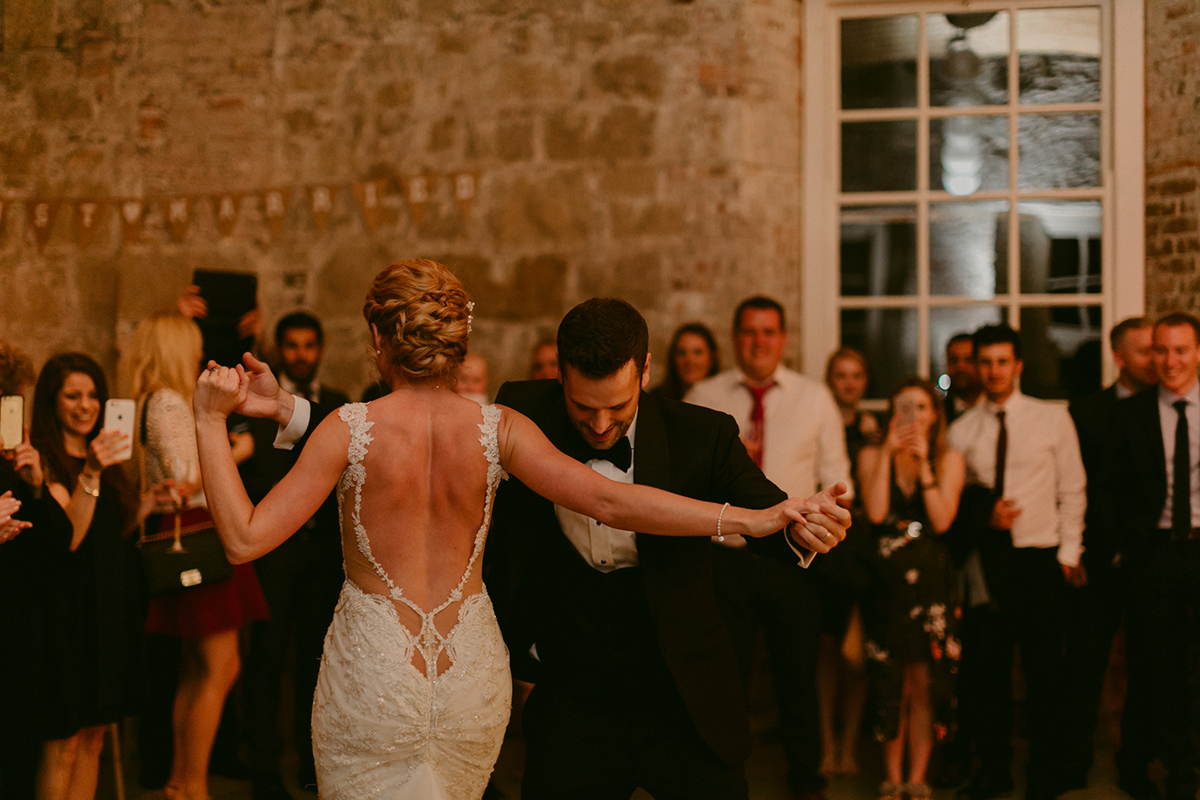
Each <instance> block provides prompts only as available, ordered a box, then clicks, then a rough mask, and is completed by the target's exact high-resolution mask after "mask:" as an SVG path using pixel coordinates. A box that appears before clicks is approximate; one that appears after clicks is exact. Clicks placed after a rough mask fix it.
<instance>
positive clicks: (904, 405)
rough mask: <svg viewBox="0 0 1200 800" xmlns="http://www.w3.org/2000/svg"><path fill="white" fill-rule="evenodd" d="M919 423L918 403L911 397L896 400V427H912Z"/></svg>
mask: <svg viewBox="0 0 1200 800" xmlns="http://www.w3.org/2000/svg"><path fill="white" fill-rule="evenodd" d="M916 421H917V401H916V400H914V399H913V398H911V397H897V398H896V425H898V426H901V427H903V426H905V425H912V424H913V423H914V422H916Z"/></svg>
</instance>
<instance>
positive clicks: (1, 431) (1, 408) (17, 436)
mask: <svg viewBox="0 0 1200 800" xmlns="http://www.w3.org/2000/svg"><path fill="white" fill-rule="evenodd" d="M0 439H3V440H4V449H5V450H12V449H13V448H14V447H16V446H17V445H19V444H20V443H21V442H23V441H24V440H25V398H24V397H22V396H21V395H19V394H12V395H7V396H5V397H0Z"/></svg>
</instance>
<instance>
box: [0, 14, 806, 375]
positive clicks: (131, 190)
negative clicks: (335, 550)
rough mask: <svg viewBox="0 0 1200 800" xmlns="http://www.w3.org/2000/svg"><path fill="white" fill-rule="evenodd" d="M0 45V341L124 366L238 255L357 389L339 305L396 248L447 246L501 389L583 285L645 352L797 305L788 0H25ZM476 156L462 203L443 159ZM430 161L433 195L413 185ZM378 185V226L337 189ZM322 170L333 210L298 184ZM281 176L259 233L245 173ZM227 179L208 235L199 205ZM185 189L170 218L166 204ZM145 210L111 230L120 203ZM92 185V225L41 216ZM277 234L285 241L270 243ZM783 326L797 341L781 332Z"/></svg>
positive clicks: (436, 254) (350, 331) (453, 164)
mask: <svg viewBox="0 0 1200 800" xmlns="http://www.w3.org/2000/svg"><path fill="white" fill-rule="evenodd" d="M3 7H4V9H5V12H4V27H3V46H4V49H3V53H2V54H0V56H2V61H0V200H2V201H4V203H5V206H4V221H3V228H2V229H0V297H3V299H4V304H5V309H6V311H5V314H4V315H3V317H2V318H0V336H2V337H4V338H6V339H8V340H10V341H12V342H14V343H16V344H18V345H20V346H21V347H23V348H24V349H26V350H27V351H29V352H30V354H31V355H33V356H34V357H35V359H36V360H38V361H39V362H40V361H42V360H44V359H45V358H46V357H47V356H49V355H50V354H51V353H53V352H56V351H59V350H62V349H66V348H74V349H80V350H83V351H85V352H88V353H91V354H93V355H95V356H96V357H97V358H98V359H99V360H100V361H101V362H102V363H103V364H104V365H105V366H106V367H107V368H109V369H110V371H111V370H114V369H115V366H116V363H117V359H118V353H119V349H120V346H121V344H122V342H123V341H124V340H125V338H126V337H127V336H128V335H129V333H130V331H131V330H132V327H133V325H134V324H136V322H137V320H138V319H140V318H142V317H143V316H144V315H146V314H147V313H151V312H153V311H156V310H166V309H169V308H170V307H171V306H172V304H173V299H174V298H175V297H176V296H177V295H178V294H179V293H180V292H181V291H182V290H183V288H184V287H185V286H186V285H187V284H188V282H189V277H190V275H191V272H192V270H193V269H195V268H210V269H228V270H236V271H247V272H253V273H256V274H257V275H258V278H259V301H260V304H261V307H262V309H263V311H264V316H265V317H266V320H267V322H268V325H271V324H273V322H274V321H275V320H276V319H278V318H279V317H280V316H282V315H283V314H284V313H286V312H288V311H290V310H292V309H294V308H296V307H306V308H311V309H313V310H314V311H316V313H317V314H318V315H319V316H321V317H322V319H323V320H324V321H325V323H326V326H327V333H328V345H329V347H328V352H327V356H326V367H325V372H324V376H325V379H326V380H327V381H328V382H330V383H332V384H335V385H339V386H342V387H344V388H346V389H349V390H350V391H352V392H355V391H357V390H359V389H360V388H361V387H362V386H363V385H365V384H366V382H367V381H368V380H369V374H368V371H367V366H366V359H365V357H364V353H365V342H366V338H365V335H364V330H363V323H362V320H361V316H360V314H359V307H360V304H361V300H362V296H363V294H364V291H365V287H366V284H367V282H368V280H369V279H370V277H371V276H372V275H374V273H375V272H377V271H378V270H379V269H380V268H382V267H383V266H385V265H386V264H388V263H390V262H391V261H392V260H394V259H396V258H402V257H408V256H418V255H419V256H427V257H433V258H437V259H440V260H444V261H445V262H446V263H448V264H449V265H450V266H451V267H452V268H454V269H455V270H456V271H457V272H458V273H459V274H460V275H461V276H462V277H463V278H464V280H465V281H466V283H467V284H468V288H469V289H470V290H471V292H472V293H473V294H474V296H475V298H476V300H477V310H476V322H475V339H474V346H475V348H476V349H477V350H478V351H479V352H481V353H482V354H483V355H484V356H485V357H487V358H488V359H489V361H490V362H491V364H492V369H493V389H494V388H495V387H496V386H498V385H499V381H501V380H504V379H509V378H516V377H523V375H524V372H525V369H526V359H527V357H528V353H529V351H530V349H531V347H532V345H533V343H534V342H535V341H536V340H537V339H538V338H539V337H540V336H542V335H544V334H547V333H550V332H552V331H553V330H554V328H555V326H556V325H557V322H558V320H559V318H560V317H561V315H562V314H563V312H564V311H566V310H567V309H568V308H570V307H571V306H572V305H574V304H575V303H577V302H578V301H580V300H582V299H584V298H586V297H588V296H591V295H596V294H612V295H618V296H621V297H625V298H626V299H628V300H630V301H631V302H633V303H634V304H635V305H637V306H638V307H639V308H640V309H641V310H642V311H643V313H644V314H645V315H646V317H647V319H648V320H649V322H650V326H651V333H652V350H653V351H654V352H655V353H656V355H659V356H661V355H663V350H664V348H665V345H666V341H667V337H668V336H669V334H670V332H671V330H672V329H673V328H674V327H675V326H677V325H678V324H681V323H683V322H687V321H690V320H693V319H700V320H703V321H706V322H708V323H709V324H711V325H712V326H713V327H714V328H715V329H716V330H717V332H718V335H719V337H720V338H721V340H722V345H723V354H724V355H725V357H726V362H728V361H729V354H728V349H727V348H728V345H727V342H728V335H727V331H728V324H729V316H730V312H731V311H732V309H733V306H734V305H735V304H736V302H737V301H738V300H739V299H740V298H741V297H743V296H745V295H747V294H750V293H756V292H762V293H767V294H773V295H776V296H778V297H780V298H781V299H783V300H784V301H785V302H787V303H788V305H789V306H791V307H796V306H797V305H798V301H799V291H800V288H799V275H798V272H799V269H798V241H797V237H798V220H799V212H800V209H799V195H800V191H799V180H800V174H799V164H798V159H799V131H800V117H799V102H800V98H799V86H800V75H799V59H798V52H797V50H798V40H799V33H798V18H799V15H800V12H801V9H800V7H799V6H798V5H797V3H796V2H795V1H794V0H705V2H698V3H682V2H670V1H669V0H652V1H651V0H571V1H570V2H567V0H557V1H556V2H545V1H541V2H539V1H537V0H345V2H337V3H312V2H308V1H307V0H303V1H301V0H275V1H274V2H253V1H252V0H234V1H231V2H223V3H222V2H213V3H194V2H187V1H186V0H103V1H101V0H22V2H20V3H6V4H4V6H3ZM461 172H468V173H473V174H476V175H478V194H477V196H476V197H475V198H474V200H473V202H472V204H471V205H470V207H469V209H467V208H465V207H463V206H460V205H459V203H457V202H456V199H455V195H454V185H453V181H452V179H451V178H450V177H449V176H453V175H454V174H456V173H461ZM422 175H429V176H431V177H432V180H431V182H430V196H429V200H428V202H427V203H426V204H425V205H424V206H422V207H421V208H420V213H417V212H416V211H414V209H413V207H411V206H410V205H409V204H408V203H407V202H406V200H405V196H404V192H405V189H406V187H407V186H408V185H409V184H408V183H407V181H408V180H409V179H411V178H414V177H417V176H422ZM367 180H371V181H381V182H382V183H380V184H379V185H380V186H381V187H383V188H384V191H385V194H384V196H383V199H382V203H381V206H380V208H379V209H378V215H379V216H378V225H377V227H376V228H375V229H374V230H373V231H372V230H371V229H370V228H369V226H367V225H365V223H364V219H363V216H362V214H361V212H360V209H359V206H358V203H357V202H356V200H355V198H354V196H353V193H352V192H351V191H350V187H351V185H352V184H354V183H355V182H361V181H367ZM314 185H331V186H337V187H339V191H338V192H337V194H336V196H335V198H334V203H333V209H332V214H331V217H330V219H329V223H328V227H327V228H324V229H322V226H320V225H318V224H316V220H315V218H314V216H313V214H312V213H311V211H310V208H309V206H308V200H307V195H306V187H311V186H314ZM269 189H284V190H289V192H290V194H289V203H288V206H287V214H286V217H284V218H283V219H282V224H281V225H279V226H277V230H276V231H274V232H273V230H272V226H271V225H270V224H269V222H270V220H269V219H268V218H267V217H266V214H265V209H264V204H263V197H262V194H261V193H262V192H263V191H265V190H269ZM226 193H232V194H235V195H239V196H240V195H243V194H244V195H245V197H244V199H243V200H242V202H241V207H240V214H239V216H238V217H237V220H236V223H235V224H234V226H233V228H232V230H231V231H230V232H229V234H228V235H223V233H222V231H221V230H220V227H219V225H218V222H219V220H218V219H217V215H216V209H215V208H214V202H213V201H212V200H211V199H210V198H211V196H214V195H216V196H220V195H223V194H226ZM180 197H187V198H191V200H192V203H191V218H190V220H189V224H188V226H187V228H186V230H184V231H183V232H182V233H180V232H179V231H175V232H173V231H172V230H171V228H170V226H169V225H168V224H167V219H166V215H167V211H166V209H165V208H164V205H163V201H164V200H166V199H169V198H180ZM120 198H140V199H143V200H145V201H146V202H147V204H148V206H147V213H146V216H145V219H144V229H143V230H142V232H141V234H140V236H139V237H138V238H137V240H136V241H133V242H129V243H126V242H124V241H123V235H122V227H121V220H120V218H119V215H118V209H117V208H116V207H115V206H113V205H112V204H111V203H110V202H107V201H114V200H116V199H120ZM38 199H56V200H63V201H72V200H78V199H94V200H99V201H101V206H100V216H99V217H98V224H97V233H96V236H95V239H94V240H93V241H91V242H90V244H88V245H87V246H86V247H85V246H83V245H82V244H81V243H80V241H79V239H78V236H77V234H76V227H75V225H76V223H75V220H74V219H73V211H72V206H71V205H70V203H69V202H64V203H63V205H61V206H60V207H59V208H58V213H57V214H56V215H55V217H54V220H53V222H52V225H51V226H50V228H49V229H48V231H47V238H46V240H45V242H44V245H42V246H39V243H38V241H37V240H36V237H35V236H34V234H33V220H32V219H31V215H32V214H33V208H32V207H31V206H28V205H27V201H32V200H38ZM276 234H277V235H276ZM795 339H796V341H794V342H793V343H792V347H793V351H792V352H799V336H796V337H795Z"/></svg>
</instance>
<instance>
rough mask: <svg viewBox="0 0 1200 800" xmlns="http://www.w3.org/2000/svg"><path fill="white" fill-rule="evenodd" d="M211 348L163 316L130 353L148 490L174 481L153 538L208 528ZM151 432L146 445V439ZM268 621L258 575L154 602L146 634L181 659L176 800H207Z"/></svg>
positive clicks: (249, 572) (195, 331)
mask: <svg viewBox="0 0 1200 800" xmlns="http://www.w3.org/2000/svg"><path fill="white" fill-rule="evenodd" d="M202 354H203V342H202V339H201V336H200V329H199V328H198V327H197V326H196V323H194V322H192V321H191V320H190V319H188V318H187V317H184V316H183V315H181V314H157V315H154V316H151V317H148V318H146V319H144V320H142V321H141V322H140V323H138V326H137V328H136V329H135V330H134V334H133V340H132V342H131V344H130V348H129V353H128V364H129V372H130V379H131V385H132V387H133V393H134V395H135V396H136V397H137V401H138V415H137V418H138V422H139V425H138V430H137V433H136V435H135V440H136V446H137V447H138V449H140V451H141V455H140V457H141V458H142V459H144V461H143V463H144V467H143V470H144V475H143V478H144V480H145V481H146V483H147V485H150V486H154V485H156V484H158V483H160V482H162V481H166V480H170V481H173V482H174V488H175V492H174V494H175V497H174V502H173V503H170V504H163V505H159V506H157V507H155V509H154V511H155V514H156V516H152V517H151V518H150V519H149V520H148V521H147V530H148V531H150V532H154V531H157V530H158V528H159V524H160V522H161V520H162V518H163V517H162V516H158V515H174V514H175V513H182V514H184V515H186V519H187V520H188V523H189V524H197V523H203V522H204V519H203V518H206V517H207V507H208V503H207V500H206V498H205V496H204V490H203V488H202V485H201V481H200V462H199V456H198V455H197V450H196V429H195V420H194V418H193V417H192V410H191V403H192V395H193V393H194V392H195V390H196V376H197V374H198V372H199V370H200V360H201V358H202ZM143 431H144V433H145V436H144V440H143V437H142V432H143ZM267 616H268V613H267V605H266V601H265V600H264V599H263V595H262V591H261V590H260V589H259V586H258V579H257V578H256V577H255V575H254V569H253V567H251V566H250V565H248V564H244V565H240V566H238V567H235V568H234V574H233V578H231V579H230V580H228V581H225V582H222V583H217V584H205V585H201V586H197V587H193V588H190V589H184V590H182V591H180V592H178V593H176V594H172V595H163V596H159V597H152V598H151V599H150V612H149V615H148V618H147V620H146V631H147V633H161V634H166V635H168V636H172V637H175V638H178V639H180V640H181V646H182V660H181V662H180V668H179V681H178V688H177V689H176V692H175V704H174V709H173V712H172V728H173V737H172V738H173V742H174V750H173V756H172V761H171V776H170V778H169V780H168V782H167V786H166V794H167V797H168V798H169V799H170V800H206V799H207V798H208V760H209V756H210V755H211V753H212V745H213V740H214V738H215V737H216V733H217V727H218V725H219V724H220V721H221V710H222V708H223V707H224V705H225V698H226V696H227V695H228V694H229V690H230V689H231V688H232V687H233V683H234V681H235V680H236V679H237V675H238V671H239V669H240V663H239V660H238V649H237V644H238V629H239V628H241V626H242V625H244V624H246V623H248V622H253V621H255V620H260V619H266V618H267Z"/></svg>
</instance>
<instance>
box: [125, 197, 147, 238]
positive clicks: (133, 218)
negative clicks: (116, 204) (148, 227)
mask: <svg viewBox="0 0 1200 800" xmlns="http://www.w3.org/2000/svg"><path fill="white" fill-rule="evenodd" d="M145 220H146V204H145V203H143V202H142V201H141V200H124V201H122V202H121V238H122V239H124V241H125V244H133V243H134V242H136V241H137V240H138V239H140V238H142V223H143V222H145Z"/></svg>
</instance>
